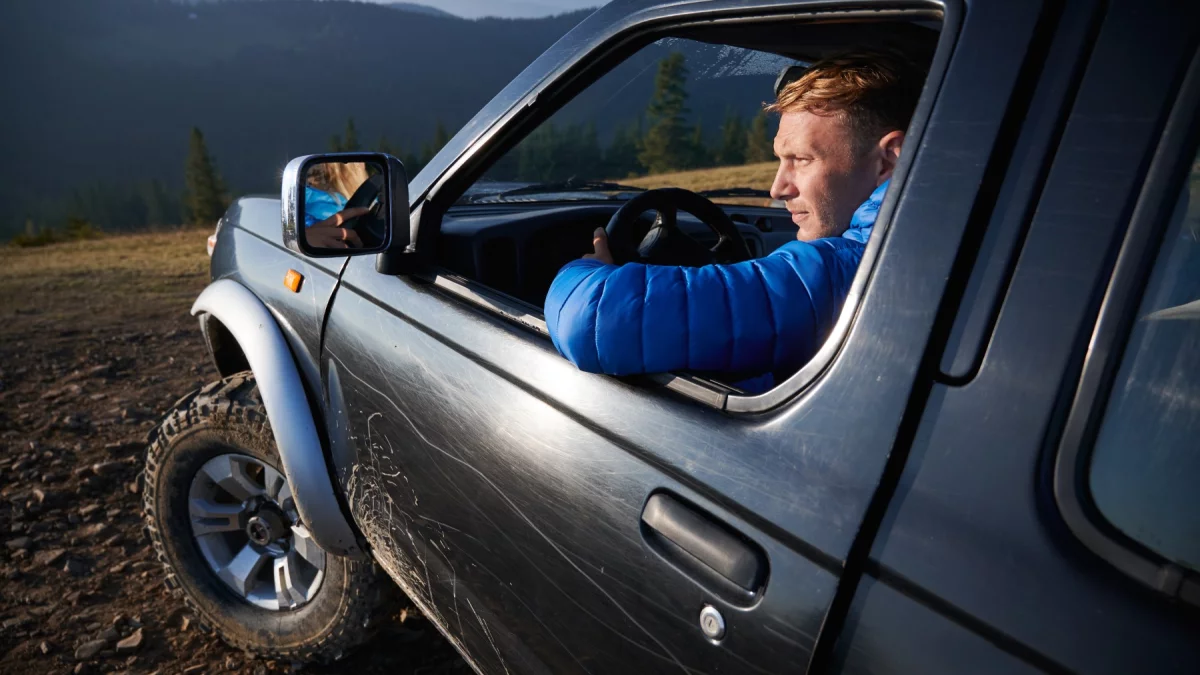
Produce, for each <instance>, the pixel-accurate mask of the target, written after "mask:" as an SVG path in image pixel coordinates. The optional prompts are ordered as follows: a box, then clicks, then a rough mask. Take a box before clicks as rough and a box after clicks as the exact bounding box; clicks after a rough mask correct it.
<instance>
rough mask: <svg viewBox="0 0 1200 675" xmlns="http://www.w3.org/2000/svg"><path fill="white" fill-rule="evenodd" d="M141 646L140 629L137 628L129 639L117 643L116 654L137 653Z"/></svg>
mask: <svg viewBox="0 0 1200 675" xmlns="http://www.w3.org/2000/svg"><path fill="white" fill-rule="evenodd" d="M141 646H142V629H141V628H139V629H137V630H135V631H133V634H132V635H130V636H129V637H127V638H125V639H124V640H121V641H120V642H118V643H117V653H118V654H128V653H130V652H134V651H137V650H138V648H139V647H141Z"/></svg>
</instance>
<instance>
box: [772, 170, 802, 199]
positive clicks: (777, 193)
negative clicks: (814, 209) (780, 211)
mask: <svg viewBox="0 0 1200 675" xmlns="http://www.w3.org/2000/svg"><path fill="white" fill-rule="evenodd" d="M798 194H799V192H798V191H797V190H796V187H795V186H794V185H792V182H791V181H790V180H788V175H787V172H785V171H784V170H783V162H782V161H781V162H779V168H778V169H777V170H776V171H775V181H774V182H773V183H771V198H772V199H778V200H780V201H785V202H786V201H787V200H789V199H791V198H792V197H795V196H797V195H798Z"/></svg>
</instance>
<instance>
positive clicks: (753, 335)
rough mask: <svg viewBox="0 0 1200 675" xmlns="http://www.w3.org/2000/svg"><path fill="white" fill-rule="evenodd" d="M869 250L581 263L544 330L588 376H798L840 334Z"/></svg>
mask: <svg viewBox="0 0 1200 675" xmlns="http://www.w3.org/2000/svg"><path fill="white" fill-rule="evenodd" d="M862 250H863V245H862V244H861V243H859V242H855V241H852V240H850V239H841V238H839V239H823V240H818V241H814V242H800V241H796V242H790V243H788V244H786V245H785V246H783V247H781V248H780V249H779V250H777V251H775V252H774V253H772V254H771V255H769V256H767V257H765V258H760V259H756V260H748V261H745V262H741V263H737V264H733V265H707V266H704V267H667V266H658V265H640V264H628V265H623V266H620V267H618V266H615V265H606V264H604V263H601V262H598V261H595V260H590V259H587V260H576V261H573V262H571V263H569V264H567V265H566V266H565V267H563V269H562V270H561V271H560V272H559V273H558V276H557V277H556V278H555V280H554V283H553V284H552V285H551V286H550V292H549V293H548V295H547V297H546V307H545V315H546V325H547V327H548V328H549V331H550V337H551V339H552V340H553V341H554V346H555V347H556V348H557V349H558V350H559V352H560V353H562V354H563V356H565V357H567V358H568V359H569V360H570V361H571V362H572V363H574V364H575V365H577V366H578V367H579V368H580V369H582V370H586V371H589V372H598V373H600V372H602V373H608V374H611V375H629V374H634V373H656V372H666V371H672V370H693V371H721V372H740V373H750V372H759V373H762V372H770V371H781V370H795V369H798V368H799V367H800V366H801V365H803V364H804V363H805V362H806V361H807V360H808V359H809V358H811V357H812V355H813V354H814V353H815V352H816V351H817V349H818V348H819V347H820V346H821V343H822V342H823V341H824V339H825V337H826V336H827V335H828V334H829V331H830V329H831V328H832V327H833V323H834V321H836V319H837V314H838V312H839V311H840V310H841V306H842V303H843V302H844V300H845V297H846V294H847V292H848V290H849V287H850V282H851V280H852V279H853V276H854V270H855V268H857V266H858V262H859V260H860V259H861V257H862Z"/></svg>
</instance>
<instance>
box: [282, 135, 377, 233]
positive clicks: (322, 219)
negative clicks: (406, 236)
mask: <svg viewBox="0 0 1200 675" xmlns="http://www.w3.org/2000/svg"><path fill="white" fill-rule="evenodd" d="M385 179H386V172H385V170H384V166H383V164H381V163H379V162H374V161H367V162H363V161H347V160H346V159H340V158H336V157H322V158H318V159H316V160H314V161H312V162H310V163H309V164H308V165H307V166H305V168H304V177H303V181H304V199H303V204H302V206H301V213H300V215H301V217H302V219H303V222H304V228H303V232H302V233H301V236H303V237H304V241H305V243H306V244H307V245H308V246H309V248H311V249H313V250H316V251H326V250H336V249H375V248H379V247H381V246H383V245H384V244H385V243H386V240H387V205H386V204H385V203H384V201H385V200H386V197H387V190H386V189H385V186H386V185H387V182H386V180H385ZM298 229H299V228H298Z"/></svg>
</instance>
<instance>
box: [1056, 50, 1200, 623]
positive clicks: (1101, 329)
mask: <svg viewBox="0 0 1200 675" xmlns="http://www.w3.org/2000/svg"><path fill="white" fill-rule="evenodd" d="M1197 114H1200V51H1195V52H1194V53H1193V56H1192V59H1191V62H1190V64H1189V65H1188V67H1187V70H1186V74H1185V75H1184V78H1183V82H1182V85H1181V87H1180V89H1179V94H1178V96H1177V97H1176V99H1175V101H1174V102H1173V103H1172V104H1171V108H1170V113H1169V116H1168V118H1167V121H1166V124H1165V126H1164V128H1163V133H1162V135H1161V136H1160V139H1159V142H1158V146H1157V148H1156V149H1155V152H1154V157H1153V158H1152V159H1151V161H1150V165H1149V167H1148V170H1147V174H1146V181H1145V182H1144V184H1143V186H1142V189H1141V192H1140V194H1139V195H1138V198H1137V202H1136V204H1135V207H1134V211H1133V215H1132V217H1131V218H1130V224H1129V228H1128V230H1127V231H1126V235H1125V238H1124V240H1123V241H1122V243H1121V246H1120V250H1119V252H1118V254H1117V258H1116V262H1115V264H1114V266H1113V269H1112V275H1111V277H1110V278H1109V282H1108V285H1107V287H1106V289H1105V293H1104V298H1103V301H1102V303H1101V306H1100V311H1099V314H1098V317H1097V321H1096V324H1095V326H1094V328H1093V332H1092V334H1091V336H1090V340H1089V342H1088V345H1087V346H1088V349H1087V353H1086V355H1085V356H1084V359H1083V364H1082V369H1081V371H1080V375H1079V380H1078V383H1079V384H1078V386H1077V388H1076V389H1075V392H1074V396H1073V398H1072V399H1071V401H1070V406H1069V410H1068V412H1067V417H1066V422H1065V426H1064V428H1063V433H1062V436H1061V439H1060V441H1059V443H1058V448H1057V452H1056V454H1055V456H1054V465H1053V477H1052V482H1053V491H1054V501H1055V503H1056V505H1057V507H1058V511H1059V514H1060V515H1061V517H1062V518H1063V521H1064V522H1065V523H1066V525H1067V528H1068V529H1069V530H1070V531H1071V533H1072V534H1073V535H1074V536H1075V537H1076V538H1077V539H1078V540H1079V541H1080V542H1081V543H1082V544H1083V545H1084V546H1085V547H1086V548H1087V549H1089V550H1090V551H1091V552H1092V553H1094V554H1096V555H1098V556H1099V557H1101V558H1103V559H1104V560H1105V561H1107V562H1108V563H1109V564H1111V565H1112V566H1113V567H1115V568H1117V569H1118V570H1119V571H1120V572H1122V573H1123V574H1125V575H1126V576H1128V577H1131V578H1133V579H1135V580H1136V581H1138V582H1139V583H1141V584H1142V585H1143V586H1146V587H1148V588H1150V589H1152V590H1154V591H1156V592H1157V593H1159V594H1162V595H1165V596H1167V597H1169V598H1172V599H1175V600H1178V601H1180V602H1183V603H1186V604H1189V605H1193V606H1197V607H1200V571H1196V570H1191V569H1188V568H1184V567H1182V566H1180V565H1178V564H1176V563H1174V562H1172V561H1170V560H1167V559H1166V558H1165V557H1163V556H1162V555H1160V554H1158V553H1156V552H1154V551H1153V550H1151V549H1150V548H1149V547H1147V546H1145V545H1144V544H1142V543H1141V542H1139V541H1137V540H1136V539H1134V538H1133V537H1131V536H1129V535H1127V534H1125V533H1124V532H1122V531H1120V530H1119V529H1118V528H1117V527H1116V526H1114V525H1113V524H1111V523H1110V522H1109V521H1108V519H1107V518H1105V516H1104V515H1103V513H1102V512H1101V511H1100V510H1099V508H1098V507H1097V506H1096V505H1095V503H1094V501H1093V500H1092V497H1091V492H1090V489H1089V487H1088V485H1089V476H1090V471H1091V458H1092V450H1093V448H1094V445H1095V439H1096V437H1097V435H1098V433H1099V430H1100V427H1101V426H1102V423H1103V421H1104V416H1105V413H1106V412H1107V406H1108V399H1109V393H1110V392H1111V390H1112V387H1113V385H1114V384H1115V381H1116V377H1117V374H1118V372H1119V370H1120V367H1121V363H1122V361H1123V359H1124V356H1125V351H1126V349H1127V347H1128V344H1129V338H1130V337H1131V334H1132V330H1133V323H1134V319H1135V318H1136V316H1137V313H1138V311H1139V308H1140V306H1141V303H1142V300H1143V297H1144V294H1145V291H1146V286H1147V283H1148V282H1149V279H1150V275H1151V272H1152V271H1153V269H1154V266H1155V264H1156V262H1157V260H1158V256H1159V253H1160V250H1161V247H1162V242H1163V238H1164V237H1165V235H1166V230H1167V228H1168V226H1169V224H1170V219H1171V215H1172V213H1173V212H1174V210H1175V206H1176V204H1177V203H1178V201H1179V190H1180V189H1184V188H1185V183H1186V181H1187V180H1188V178H1189V176H1190V167H1191V165H1192V162H1193V161H1194V160H1195V158H1196V156H1197V152H1198V151H1200V127H1196V126H1195V124H1194V120H1195V119H1196V115H1197Z"/></svg>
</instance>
